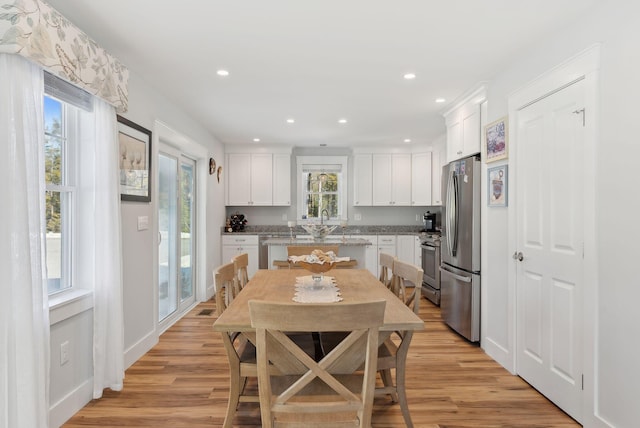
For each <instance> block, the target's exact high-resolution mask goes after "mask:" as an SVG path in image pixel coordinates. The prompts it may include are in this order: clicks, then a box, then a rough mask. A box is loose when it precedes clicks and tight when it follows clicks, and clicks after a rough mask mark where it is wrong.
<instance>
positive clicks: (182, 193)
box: [158, 145, 196, 322]
mask: <svg viewBox="0 0 640 428" xmlns="http://www.w3.org/2000/svg"><path fill="white" fill-rule="evenodd" d="M195 186H196V181H195V161H193V160H192V159H190V158H188V157H186V156H185V155H183V154H182V153H180V152H179V151H178V150H176V149H174V148H172V147H170V146H166V145H161V147H160V153H159V155H158V226H159V231H160V243H159V251H158V321H159V322H163V321H165V320H167V319H170V318H171V316H172V315H173V314H179V313H181V312H182V311H183V310H184V309H186V308H188V307H189V306H190V305H192V304H193V303H194V302H195V293H194V284H195V266H194V262H195V260H196V254H195V248H196V246H195V239H194V237H195V224H196V222H195V213H196V209H195V207H196V200H195V195H196V192H195Z"/></svg>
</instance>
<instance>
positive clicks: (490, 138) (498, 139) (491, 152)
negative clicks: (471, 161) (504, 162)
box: [484, 116, 509, 163]
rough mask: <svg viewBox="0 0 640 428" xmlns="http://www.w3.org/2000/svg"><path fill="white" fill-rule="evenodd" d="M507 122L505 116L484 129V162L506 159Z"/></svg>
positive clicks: (507, 143)
mask: <svg viewBox="0 0 640 428" xmlns="http://www.w3.org/2000/svg"><path fill="white" fill-rule="evenodd" d="M508 123H509V120H508V117H507V116H505V117H503V118H501V119H498V120H496V121H495V122H491V123H490V124H488V125H487V126H485V127H484V136H485V149H486V151H485V160H486V162H487V163H489V162H493V161H497V160H500V159H506V158H507V155H508V152H507V150H508V145H509V125H508Z"/></svg>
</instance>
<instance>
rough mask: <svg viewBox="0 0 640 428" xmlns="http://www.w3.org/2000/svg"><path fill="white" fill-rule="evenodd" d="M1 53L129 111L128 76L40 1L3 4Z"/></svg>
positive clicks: (0, 2) (0, 3) (0, 12)
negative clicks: (35, 65) (22, 59)
mask: <svg viewBox="0 0 640 428" xmlns="http://www.w3.org/2000/svg"><path fill="white" fill-rule="evenodd" d="M0 52H4V53H14V54H19V55H22V56H24V57H26V58H28V59H29V60H31V61H34V62H36V63H38V64H40V65H41V66H42V67H43V68H44V69H46V70H47V71H49V72H50V73H52V74H55V75H57V76H59V77H61V78H63V79H65V80H67V81H69V82H71V83H73V84H74V85H77V86H79V87H81V88H82V89H84V90H85V91H87V92H90V93H92V94H94V95H96V96H98V97H100V98H102V99H104V100H105V101H107V102H108V103H110V104H112V105H114V106H115V107H116V108H117V110H118V111H119V112H121V113H124V112H126V111H127V106H128V95H129V94H128V89H127V84H128V81H129V70H128V69H127V68H126V67H125V66H123V65H122V64H121V63H120V62H119V61H118V60H117V59H116V58H114V57H113V56H111V55H109V54H108V53H107V52H106V51H105V50H104V49H103V48H101V47H100V46H98V45H97V44H96V42H94V41H93V40H91V39H90V38H89V36H87V35H86V34H85V33H83V32H82V31H80V29H79V28H78V27H76V26H75V25H73V24H72V23H71V22H69V20H67V19H66V18H65V17H64V16H62V15H61V14H60V13H59V12H58V11H56V10H55V9H54V8H52V7H51V6H49V5H48V4H47V3H44V2H42V1H41V0H14V1H6V0H0Z"/></svg>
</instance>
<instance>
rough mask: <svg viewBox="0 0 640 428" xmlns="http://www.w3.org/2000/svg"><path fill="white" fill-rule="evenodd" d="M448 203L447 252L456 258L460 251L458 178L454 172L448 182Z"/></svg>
mask: <svg viewBox="0 0 640 428" xmlns="http://www.w3.org/2000/svg"><path fill="white" fill-rule="evenodd" d="M446 203H447V205H446V207H447V208H446V213H447V215H446V226H447V235H446V236H447V251H449V254H450V255H451V256H452V257H455V255H456V252H457V251H458V178H457V176H456V173H455V172H454V171H451V175H449V179H448V180H447V202H446Z"/></svg>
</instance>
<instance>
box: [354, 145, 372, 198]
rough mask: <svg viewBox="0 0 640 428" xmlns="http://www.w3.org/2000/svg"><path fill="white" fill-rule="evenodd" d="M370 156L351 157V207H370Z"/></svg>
mask: <svg viewBox="0 0 640 428" xmlns="http://www.w3.org/2000/svg"><path fill="white" fill-rule="evenodd" d="M371 162H372V156H371V155H370V154H358V155H355V156H354V157H353V178H354V180H353V181H354V188H353V205H356V206H361V207H366V206H371V205H372V197H373V183H372V178H373V176H372V164H371Z"/></svg>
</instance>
